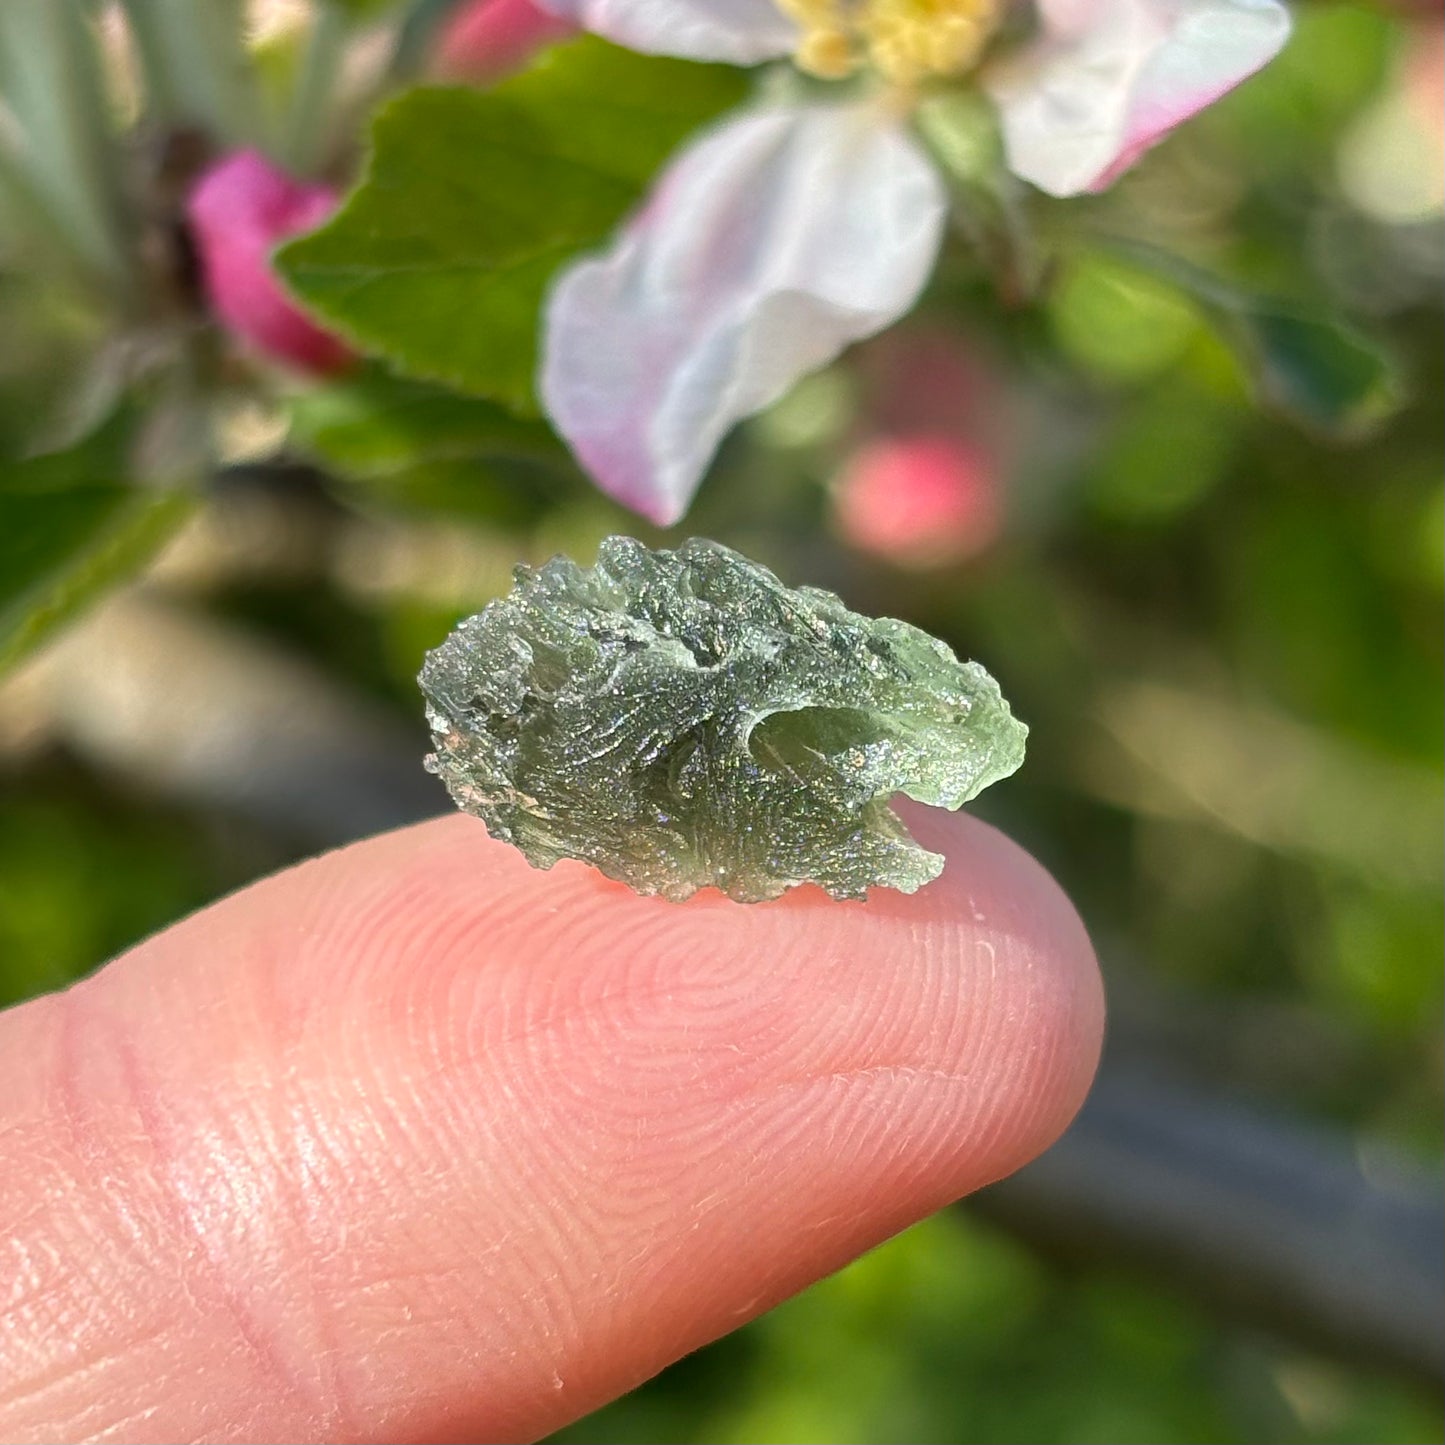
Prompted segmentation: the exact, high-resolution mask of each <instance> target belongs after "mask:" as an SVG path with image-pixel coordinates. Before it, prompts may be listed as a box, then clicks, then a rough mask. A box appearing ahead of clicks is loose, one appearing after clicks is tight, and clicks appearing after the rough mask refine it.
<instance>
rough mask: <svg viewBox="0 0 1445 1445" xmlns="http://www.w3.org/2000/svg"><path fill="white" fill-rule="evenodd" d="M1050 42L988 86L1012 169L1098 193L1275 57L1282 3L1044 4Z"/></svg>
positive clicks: (1065, 190) (1155, 0) (1066, 190)
mask: <svg viewBox="0 0 1445 1445" xmlns="http://www.w3.org/2000/svg"><path fill="white" fill-rule="evenodd" d="M1039 10H1040V18H1041V19H1042V22H1043V27H1044V34H1043V38H1042V39H1041V40H1040V41H1039V42H1038V43H1037V44H1035V45H1034V46H1032V47H1030V48H1029V49H1028V50H1027V51H1026V52H1025V53H1024V54H1023V55H1022V56H1020V57H1019V58H1018V60H1017V61H1016V62H1015V63H1013V64H1012V65H1008V66H1005V67H1004V68H1003V69H1002V70H1001V71H999V72H998V73H996V74H994V75H992V76H991V77H990V78H989V81H988V88H989V90H990V91H991V92H992V94H993V97H994V99H995V100H996V101H997V102H998V105H999V109H1000V111H1001V112H1002V115H1003V134H1004V146H1005V149H1006V151H1007V153H1008V162H1009V167H1010V169H1012V170H1013V171H1014V172H1015V173H1016V174H1018V175H1020V176H1022V177H1023V178H1024V179H1025V180H1028V181H1032V182H1033V183H1034V185H1036V186H1038V187H1039V188H1040V189H1041V190H1045V191H1048V192H1049V193H1050V194H1051V195H1055V196H1069V195H1077V194H1078V193H1079V192H1080V191H1099V190H1103V189H1104V188H1105V187H1106V186H1107V185H1109V184H1110V183H1111V182H1112V181H1113V180H1114V179H1115V178H1116V177H1117V176H1118V175H1119V174H1120V173H1121V172H1123V171H1124V170H1126V169H1127V168H1128V167H1129V166H1130V165H1132V164H1133V162H1134V161H1135V160H1136V159H1137V158H1138V157H1139V156H1140V155H1141V154H1142V153H1143V152H1144V151H1146V150H1148V149H1149V147H1150V146H1152V145H1154V144H1155V142H1157V141H1159V140H1162V139H1163V137H1164V136H1165V135H1167V134H1168V132H1169V131H1171V130H1172V129H1173V128H1174V127H1175V126H1176V125H1178V124H1179V123H1180V121H1183V120H1187V119H1188V118H1189V117H1190V116H1191V115H1193V114H1194V113H1195V112H1196V111H1199V110H1202V109H1203V108H1204V107H1205V106H1206V105H1209V104H1211V103H1212V102H1213V101H1215V100H1217V99H1218V98H1219V97H1220V96H1221V95H1223V94H1224V93H1225V92H1226V91H1228V90H1232V89H1233V88H1234V87H1235V86H1236V85H1238V84H1239V82H1240V81H1241V80H1243V79H1244V78H1245V77H1246V76H1249V75H1252V74H1253V73H1254V72H1255V71H1256V70H1258V69H1259V68H1260V67H1261V66H1262V65H1264V64H1265V63H1266V62H1267V61H1269V60H1270V59H1272V58H1273V57H1274V56H1275V55H1276V54H1277V53H1278V51H1279V49H1280V47H1281V46H1282V45H1283V44H1284V42H1285V39H1286V37H1287V36H1288V34H1289V28H1290V20H1289V14H1288V12H1287V11H1286V10H1285V9H1284V7H1283V6H1282V5H1279V4H1278V3H1276V0H1039Z"/></svg>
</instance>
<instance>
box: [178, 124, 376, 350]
mask: <svg viewBox="0 0 1445 1445" xmlns="http://www.w3.org/2000/svg"><path fill="white" fill-rule="evenodd" d="M336 203H337V196H336V192H335V191H333V190H332V189H331V188H330V187H329V186H319V185H306V184H304V183H302V182H301V181H297V180H294V179H293V178H292V177H291V176H288V175H287V174H286V173H285V172H284V171H282V170H279V169H277V167H275V166H273V165H272V164H271V162H270V161H268V160H267V159H266V158H265V156H263V155H260V154H259V153H257V152H256V151H237V152H235V153H233V154H232V155H229V156H227V157H226V158H225V159H224V160H222V161H219V162H218V163H217V164H215V165H214V166H212V167H211V168H210V169H209V170H207V171H206V172H205V173H204V174H203V175H202V176H201V178H200V180H199V182H198V183H197V184H196V186H195V187H194V188H193V189H192V191H191V194H190V197H189V199H188V201H187V203H186V215H187V217H188V218H189V220H190V225H191V235H192V238H193V239H194V241H195V246H196V252H197V254H198V256H199V258H200V263H201V273H202V278H203V280H204V282H205V287H206V294H207V296H208V297H209V299H210V303H211V309H212V310H213V311H214V312H215V314H216V316H217V317H219V318H220V320H221V321H222V322H223V323H224V324H225V326H226V327H227V329H228V330H230V331H231V332H232V333H233V334H234V335H235V336H238V337H240V338H241V339H242V340H244V341H247V342H249V343H250V344H251V345H252V346H253V347H255V348H256V350H258V351H260V352H262V353H264V354H265V355H267V356H269V357H271V358H273V359H274V360H277V361H284V362H289V363H290V364H291V365H292V366H295V367H298V368H299V369H300V370H302V371H311V372H318V373H326V372H334V371H340V370H342V369H343V368H344V367H346V366H347V365H349V364H350V363H351V361H352V360H353V359H354V355H353V353H352V352H351V350H350V349H349V348H348V347H346V346H345V345H343V343H342V342H340V341H338V340H337V339H336V338H335V337H334V336H332V335H331V334H330V333H329V332H326V331H323V330H322V329H321V328H320V327H319V326H317V325H316V323H315V322H314V321H312V320H311V319H310V318H309V317H307V316H305V315H303V314H302V312H301V311H300V310H299V309H298V308H297V306H296V304H295V303H294V302H293V301H292V300H291V298H290V297H289V296H287V294H286V293H285V291H283V290H282V289H281V283H280V282H279V281H278V280H277V278H276V274H275V272H274V271H273V270H272V267H271V252H272V251H273V250H274V249H275V248H276V247H277V246H278V245H279V244H280V243H281V242H282V241H284V240H286V239H287V238H288V237H290V236H295V235H298V234H299V233H300V232H302V231H309V230H310V229H311V228H312V227H313V226H319V225H320V224H321V222H322V221H324V220H325V219H326V218H327V217H328V216H329V215H330V214H331V213H332V212H333V211H334V210H335V209H336Z"/></svg>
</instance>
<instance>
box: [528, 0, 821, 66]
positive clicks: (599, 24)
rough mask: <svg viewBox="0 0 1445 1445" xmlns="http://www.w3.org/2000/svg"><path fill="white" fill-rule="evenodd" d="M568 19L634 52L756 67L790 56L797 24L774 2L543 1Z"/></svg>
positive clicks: (744, 0) (738, 0)
mask: <svg viewBox="0 0 1445 1445" xmlns="http://www.w3.org/2000/svg"><path fill="white" fill-rule="evenodd" d="M541 3H542V5H543V6H544V7H545V8H546V9H548V10H550V11H551V12H552V13H553V14H554V15H556V16H558V17H560V18H561V19H563V20H570V21H571V22H572V24H574V25H580V26H582V27H583V29H586V30H590V31H592V32H593V33H594V34H596V35H601V36H602V37H603V38H604V39H606V40H611V41H614V42H615V43H616V44H618V45H625V46H626V47H627V48H628V49H629V50H641V51H645V52H646V53H647V54H649V55H679V56H682V57H684V58H685V59H688V60H725V61H728V62H729V63H730V64H733V65H756V64H757V63H758V62H759V61H763V60H776V59H777V58H778V57H779V56H781V55H791V54H792V52H793V50H794V48H795V47H796V46H797V43H798V27H797V26H796V25H795V24H794V23H793V22H792V21H791V20H789V19H788V18H787V16H785V15H784V14H783V12H782V10H781V9H779V7H778V6H777V4H775V3H774V0H541Z"/></svg>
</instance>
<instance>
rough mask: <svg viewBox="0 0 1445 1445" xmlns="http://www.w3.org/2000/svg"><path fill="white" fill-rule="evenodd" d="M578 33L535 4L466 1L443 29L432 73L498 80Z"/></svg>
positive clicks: (453, 77)
mask: <svg viewBox="0 0 1445 1445" xmlns="http://www.w3.org/2000/svg"><path fill="white" fill-rule="evenodd" d="M574 34H576V26H574V25H571V24H569V23H568V22H567V21H565V20H559V19H558V18H557V17H556V16H555V15H552V14H549V13H548V12H547V11H546V10H543V9H542V8H541V7H540V6H538V5H535V4H533V0H468V3H467V4H465V5H459V6H457V8H456V9H455V10H454V11H452V13H451V15H450V16H449V17H448V19H447V21H446V23H445V24H444V25H443V26H442V30H441V36H440V38H439V39H438V41H437V46H436V51H435V55H434V58H433V61H432V69H433V71H434V72H435V73H436V74H437V75H439V76H441V77H443V78H444V79H447V80H469V81H474V82H477V83H482V82H486V81H493V80H500V79H501V78H502V77H503V76H506V75H510V74H511V73H512V72H513V71H516V70H520V69H521V68H522V67H523V66H524V65H525V64H526V63H527V62H528V61H529V60H530V59H531V58H532V57H533V56H534V55H535V54H536V53H537V51H539V50H540V49H542V48H543V47H544V46H547V45H552V44H555V43H556V42H557V41H559V40H566V39H567V38H568V37H569V36H571V35H574Z"/></svg>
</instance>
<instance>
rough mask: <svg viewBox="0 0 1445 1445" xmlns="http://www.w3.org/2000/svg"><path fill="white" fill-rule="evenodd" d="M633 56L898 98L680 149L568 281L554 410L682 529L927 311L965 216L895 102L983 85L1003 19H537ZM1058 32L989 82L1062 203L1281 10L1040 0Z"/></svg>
mask: <svg viewBox="0 0 1445 1445" xmlns="http://www.w3.org/2000/svg"><path fill="white" fill-rule="evenodd" d="M542 3H543V4H544V5H545V6H546V8H547V9H549V10H551V11H552V12H553V13H554V14H556V15H558V16H561V17H562V18H564V19H567V20H570V21H573V22H574V23H576V24H578V25H582V26H585V27H586V28H587V29H590V30H593V31H595V32H596V33H598V34H599V35H602V36H605V37H606V38H607V39H609V40H613V41H615V42H617V43H618V44H621V45H626V46H628V47H630V48H632V49H634V50H642V51H648V52H652V53H657V54H665V55H678V56H685V57H688V58H692V59H699V60H722V61H730V62H733V63H734V64H744V65H746V64H754V63H756V62H759V61H763V60H769V59H775V58H778V57H781V56H785V55H792V56H794V57H795V59H796V60H797V62H798V64H799V65H800V66H802V67H803V68H804V69H807V70H809V71H811V72H813V73H814V74H817V75H825V76H839V75H846V74H849V73H851V72H852V71H853V70H855V69H857V68H859V67H860V66H862V65H865V64H866V65H868V66H870V67H871V68H873V69H875V70H877V71H878V72H879V73H880V74H881V75H882V76H883V77H884V79H885V80H887V81H889V82H892V83H893V85H894V87H895V89H894V91H893V92H892V94H891V95H890V96H887V97H884V98H883V99H879V98H876V97H875V98H874V99H872V100H869V101H864V102H859V101H852V102H849V103H842V104H828V103H823V102H818V103H811V104H807V105H796V106H788V107H783V106H774V107H771V108H768V109H763V110H759V111H754V112H752V113H749V114H745V115H743V116H741V117H738V118H735V119H732V120H729V121H727V122H724V123H723V124H722V125H720V126H718V127H715V128H714V129H712V130H711V131H709V132H708V133H706V134H705V135H703V136H702V137H701V138H699V139H698V140H697V141H695V142H693V143H692V144H690V145H689V146H687V147H685V148H684V149H683V150H682V152H681V153H680V154H679V155H678V156H677V157H675V158H674V159H673V161H672V162H671V164H670V165H669V166H668V167H667V169H666V170H665V171H664V173H663V175H662V177H661V180H660V182H659V185H658V187H657V190H656V191H655V193H654V195H653V196H652V198H651V199H650V200H649V202H648V204H647V205H646V206H645V207H644V209H643V211H642V213H641V214H640V215H639V216H638V217H636V218H635V219H634V221H633V222H632V223H631V225H630V226H629V227H627V228H626V230H625V231H624V232H623V233H622V234H621V236H620V237H619V238H618V240H617V241H616V242H615V244H614V245H613V247H612V249H611V250H610V251H608V252H607V253H606V254H605V255H603V256H602V257H600V258H596V259H585V260H583V261H580V262H578V263H576V264H575V265H573V266H571V267H569V268H568V269H567V270H566V271H565V272H563V274H562V276H561V277H560V278H559V280H558V282H557V284H556V285H555V287H554V288H553V291H552V295H551V298H550V300H549V302H548V305H547V313H546V318H545V326H546V335H545V341H544V349H543V362H542V374H541V391H542V399H543V402H544V405H545V406H546V409H547V412H548V414H549V415H550V416H551V418H552V420H553V422H554V423H555V425H556V426H557V428H558V430H559V431H560V432H561V433H562V435H563V436H564V437H565V438H566V440H567V442H568V444H569V445H570V446H571V447H572V449H573V451H574V452H575V453H576V455H577V457H578V458H579V460H580V461H581V462H582V463H583V464H584V465H585V466H586V467H587V468H588V470H589V471H590V472H591V473H592V475H593V477H594V478H595V479H596V481H597V483H598V485H599V486H600V487H601V488H602V490H603V491H605V492H607V493H608V494H609V495H611V496H613V497H615V498H617V500H619V501H621V502H622V503H624V504H625V505H626V506H628V507H631V508H632V509H633V510H634V511H637V512H639V513H641V514H642V515H644V516H646V517H649V518H651V519H652V520H653V521H655V522H658V523H660V524H664V525H667V524H670V523H672V522H675V521H677V520H678V519H679V518H680V517H681V516H682V515H683V513H684V512H685V511H686V510H687V506H688V503H689V502H690V501H691V500H692V496H693V493H694V492H695V491H696V490H697V486H698V483H699V482H700V481H701V480H702V477H703V474H704V472H705V471H706V469H707V466H708V464H709V462H710V461H711V460H712V456H713V453H714V452H715V450H716V449H717V446H718V443H719V442H720V441H721V440H722V438H723V436H724V435H725V434H726V433H727V431H728V430H729V429H730V428H731V427H732V426H733V424H734V423H735V422H737V421H739V420H741V419H742V418H743V417H745V416H750V415H752V414H753V413H754V412H756V411H758V410H760V409H761V408H763V407H765V406H767V405H768V404H769V403H770V402H772V401H774V400H776V399H777V398H778V397H780V396H781V395H782V394H783V393H784V392H785V391H786V390H788V388H789V387H790V386H791V385H792V383H793V382H794V381H796V380H797V379H798V378H799V377H801V376H803V375H805V374H806V373H808V372H810V371H813V370H816V369H817V368H818V367H820V366H823V365H825V364H826V363H827V362H829V361H831V360H832V359H833V358H834V357H835V356H837V355H838V354H839V352H841V351H842V350H843V349H844V348H845V347H846V346H848V345H849V344H851V343H852V342H854V341H858V340H861V339H862V338H863V337H865V336H870V335H872V334H873V333H874V332H877V331H881V330H882V329H884V328H885V327H887V326H889V325H891V324H892V323H893V322H894V321H896V320H897V319H898V318H899V317H900V316H902V315H903V314H904V313H905V312H907V311H908V310H909V309H910V308H911V307H912V306H913V304H914V302H915V301H916V300H917V298H918V294H919V292H920V291H921V290H922V289H923V286H924V284H925V282H926V281H927V279H928V275H929V272H930V271H931V270H932V267H933V263H934V259H935V257H936V256H937V253H938V248H939V245H940V243H941V241H942V237H943V228H944V220H945V214H946V209H947V199H946V196H945V193H944V188H943V185H942V182H941V181H940V179H939V178H938V176H936V175H935V173H934V171H933V167H932V164H931V162H930V161H929V159H928V157H927V155H926V154H925V153H924V151H923V150H922V148H921V147H920V146H919V145H918V144H917V142H916V141H915V140H914V139H913V137H912V135H911V134H910V132H909V130H908V128H907V125H906V123H905V121H904V119H903V110H904V107H902V106H900V105H898V104H897V103H896V101H897V98H898V97H899V96H900V95H906V93H907V89H908V87H909V86H910V85H911V84H912V83H913V82H914V81H916V80H919V79H922V78H924V77H926V76H929V75H935V74H940V73H943V74H947V73H954V72H961V71H964V70H967V69H969V68H970V67H972V66H973V65H974V64H975V63H976V62H977V60H978V58H979V55H980V53H981V51H982V50H983V48H984V46H985V45H986V43H987V41H988V39H989V37H990V35H991V33H992V30H993V28H994V24H995V22H996V18H997V17H996V12H995V8H994V6H995V3H996V0H542ZM1036 3H1037V8H1038V13H1039V21H1040V34H1039V37H1038V39H1037V40H1035V41H1034V42H1032V43H1031V44H1030V45H1028V46H1027V47H1025V48H1024V50H1023V51H1022V53H1020V54H1018V55H1016V56H1014V57H1011V58H1009V59H1007V60H1006V61H1005V62H1004V63H1003V64H1002V65H1001V66H995V67H993V68H992V69H991V71H990V72H989V74H988V75H987V76H986V77H985V79H984V84H985V85H986V87H987V89H988V91H989V93H990V94H991V95H992V96H993V98H994V100H995V101H996V102H997V104H998V107H999V110H1000V114H1001V118H1002V127H1003V138H1004V147H1005V154H1006V157H1007V160H1008V164H1009V166H1010V168H1011V169H1012V170H1013V171H1015V172H1016V173H1017V174H1018V175H1020V176H1023V177H1024V178H1025V179H1026V180H1029V181H1031V182H1033V183H1034V184H1035V185H1037V186H1039V187H1040V188H1041V189H1043V190H1046V191H1048V192H1050V193H1051V194H1053V195H1057V196H1066V195H1074V194H1077V193H1079V192H1081V191H1091V190H1099V189H1102V188H1103V187H1105V186H1107V185H1108V184H1109V183H1110V182H1111V181H1112V180H1113V179H1114V178H1115V177H1116V176H1117V175H1118V174H1119V173H1120V172H1121V171H1123V170H1124V169H1125V168H1126V167H1127V166H1129V165H1130V164H1131V163H1132V162H1133V161H1134V160H1135V159H1136V158H1137V157H1138V156H1139V155H1140V154H1141V153H1142V152H1143V151H1145V150H1146V149H1148V147H1150V146H1151V145H1153V144H1154V143H1155V142H1156V141H1158V140H1160V139H1161V138H1162V137H1163V136H1164V135H1165V134H1166V133H1167V132H1168V131H1169V130H1171V129H1172V128H1173V127H1174V126H1175V125H1177V124H1178V123H1179V122H1180V121H1182V120H1185V119H1187V118H1188V117H1189V116H1191V115H1193V114H1194V113H1195V112H1196V111H1198V110H1200V109H1202V108H1203V107H1204V106H1206V105H1208V104H1209V103H1210V102H1211V101H1213V100H1215V99H1217V98H1218V97H1219V96H1221V95H1222V94H1224V92H1225V91H1227V90H1229V89H1231V88H1232V87H1233V86H1235V85H1237V84H1238V83H1239V82H1240V81H1241V80H1243V79H1244V78H1245V77H1246V76H1248V75H1250V74H1252V73H1253V72H1254V71H1256V70H1258V69H1259V68H1260V66H1262V65H1263V64H1265V62H1266V61H1268V60H1269V59H1270V58H1271V57H1272V56H1273V55H1275V53H1276V52H1277V51H1278V50H1279V48H1280V47H1281V46H1282V45H1283V44H1284V40H1285V37H1286V35H1287V34H1288V30H1289V19H1288V16H1287V14H1286V12H1285V10H1284V9H1283V8H1282V6H1281V5H1280V4H1279V3H1278V0H1036Z"/></svg>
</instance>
